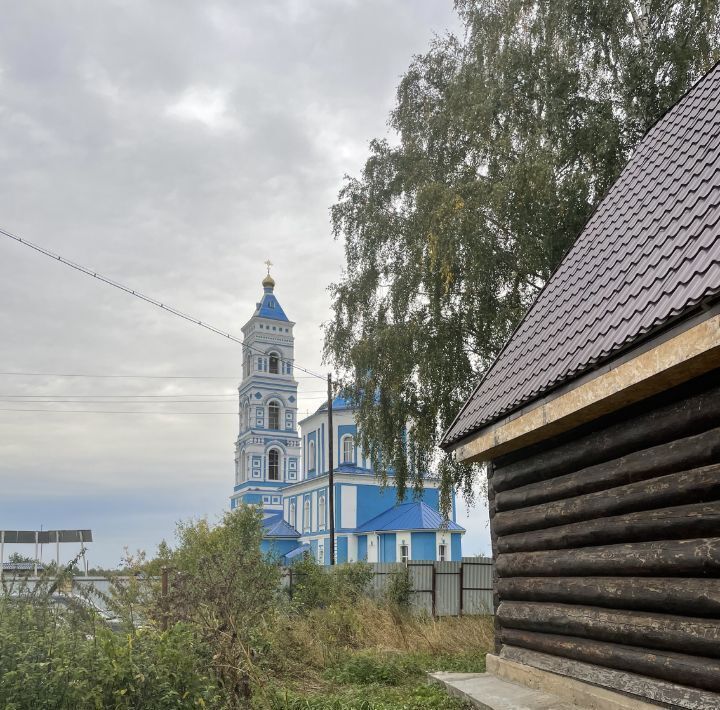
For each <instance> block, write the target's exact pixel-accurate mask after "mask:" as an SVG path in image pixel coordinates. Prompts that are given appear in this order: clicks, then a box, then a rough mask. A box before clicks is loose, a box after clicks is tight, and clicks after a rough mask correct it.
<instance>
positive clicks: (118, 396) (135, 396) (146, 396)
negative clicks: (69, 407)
mask: <svg viewBox="0 0 720 710" xmlns="http://www.w3.org/2000/svg"><path fill="white" fill-rule="evenodd" d="M5 397H7V398H12V399H16V398H27V399H36V398H38V397H49V398H54V399H57V398H59V397H72V398H73V399H92V398H95V397H101V398H102V397H108V398H110V397H111V398H113V399H150V398H152V399H153V400H157V399H167V400H168V401H175V400H176V398H178V397H225V398H232V399H237V394H236V393H233V394H193V393H187V394H0V398H5Z"/></svg>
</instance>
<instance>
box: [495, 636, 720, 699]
mask: <svg viewBox="0 0 720 710" xmlns="http://www.w3.org/2000/svg"><path fill="white" fill-rule="evenodd" d="M501 657H502V658H505V659H507V660H510V661H515V662H516V663H523V664H525V665H527V666H531V667H533V668H538V669H540V670H544V671H549V672H550V673H557V674H559V675H564V676H567V677H570V678H575V679H577V680H581V681H585V682H586V683H592V684H593V685H599V686H601V687H603V688H610V689H612V690H617V691H619V692H621V693H628V694H629V695H635V696H638V697H640V698H642V699H644V700H650V701H653V702H656V703H664V704H666V705H670V706H672V707H680V708H688V709H689V710H717V709H718V707H720V694H718V693H713V692H710V691H706V690H698V689H697V688H689V687H687V686H685V685H678V684H676V683H669V682H667V681H663V680H659V679H655V678H648V677H647V676H643V675H639V674H637V673H628V672H626V671H618V670H615V669H612V668H603V667H601V666H597V665H595V664H592V663H583V662H582V661H575V660H570V659H567V658H560V657H558V656H553V655H550V654H547V653H541V652H538V651H531V650H528V649H524V648H517V647H515V646H510V645H507V646H504V647H503V650H502V653H501Z"/></svg>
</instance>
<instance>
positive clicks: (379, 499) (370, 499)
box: [357, 485, 395, 525]
mask: <svg viewBox="0 0 720 710" xmlns="http://www.w3.org/2000/svg"><path fill="white" fill-rule="evenodd" d="M357 489H358V492H357V507H358V521H357V523H358V525H362V524H363V523H366V522H367V521H368V520H370V519H371V518H374V517H375V516H376V515H380V513H382V512H383V511H385V510H387V509H388V508H390V507H392V506H393V505H394V504H395V492H394V491H393V490H392V489H390V488H386V489H385V490H383V489H382V488H380V486H379V485H364V486H363V485H359V486H358V487H357ZM361 511H362V512H361Z"/></svg>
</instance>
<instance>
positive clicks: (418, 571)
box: [400, 562, 434, 614]
mask: <svg viewBox="0 0 720 710" xmlns="http://www.w3.org/2000/svg"><path fill="white" fill-rule="evenodd" d="M400 566H401V567H402V565H400ZM408 572H409V575H410V583H411V584H412V595H411V597H410V603H411V604H412V607H413V608H414V609H415V610H416V611H419V612H425V613H426V614H432V613H433V596H434V594H433V563H432V562H409V563H408Z"/></svg>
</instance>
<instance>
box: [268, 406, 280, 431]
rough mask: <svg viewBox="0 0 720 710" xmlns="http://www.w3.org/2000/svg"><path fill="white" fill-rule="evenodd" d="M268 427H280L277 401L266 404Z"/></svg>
mask: <svg viewBox="0 0 720 710" xmlns="http://www.w3.org/2000/svg"><path fill="white" fill-rule="evenodd" d="M268 428H270V429H279V428H280V405H279V404H278V403H277V402H270V405H269V406H268Z"/></svg>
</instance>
